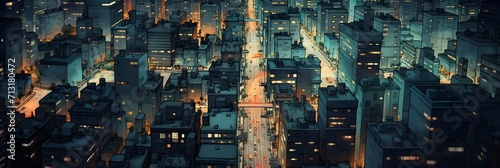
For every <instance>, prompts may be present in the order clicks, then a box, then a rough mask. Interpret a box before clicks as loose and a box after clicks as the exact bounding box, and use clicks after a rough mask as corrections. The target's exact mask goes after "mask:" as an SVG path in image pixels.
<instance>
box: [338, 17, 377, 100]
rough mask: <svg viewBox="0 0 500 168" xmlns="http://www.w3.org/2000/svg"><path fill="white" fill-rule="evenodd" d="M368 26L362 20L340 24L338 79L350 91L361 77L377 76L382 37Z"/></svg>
mask: <svg viewBox="0 0 500 168" xmlns="http://www.w3.org/2000/svg"><path fill="white" fill-rule="evenodd" d="M370 26H371V25H367V24H366V23H364V22H362V21H361V22H359V21H355V22H353V23H349V24H341V25H340V54H339V74H338V78H339V79H338V80H339V81H340V82H344V83H345V84H346V85H347V87H348V88H351V89H352V91H355V90H356V83H358V82H359V80H360V79H361V78H364V77H378V76H379V69H380V68H379V67H380V66H379V64H380V58H381V56H380V51H381V46H382V45H383V44H382V40H383V37H382V33H379V32H376V31H374V30H372V29H370Z"/></svg>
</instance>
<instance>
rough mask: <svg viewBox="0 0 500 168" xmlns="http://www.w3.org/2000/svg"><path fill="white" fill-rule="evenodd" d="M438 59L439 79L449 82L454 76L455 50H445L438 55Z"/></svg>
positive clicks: (455, 67)
mask: <svg viewBox="0 0 500 168" xmlns="http://www.w3.org/2000/svg"><path fill="white" fill-rule="evenodd" d="M438 59H439V75H438V76H439V78H441V79H443V78H444V80H445V81H446V80H450V79H451V77H452V76H453V75H455V74H456V69H457V54H456V52H455V50H450V49H446V50H444V53H439V54H438Z"/></svg>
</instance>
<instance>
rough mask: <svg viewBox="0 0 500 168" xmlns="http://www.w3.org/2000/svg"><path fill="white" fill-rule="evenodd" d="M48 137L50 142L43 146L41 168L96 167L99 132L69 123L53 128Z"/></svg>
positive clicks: (98, 157) (98, 156)
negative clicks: (43, 167)
mask: <svg viewBox="0 0 500 168" xmlns="http://www.w3.org/2000/svg"><path fill="white" fill-rule="evenodd" d="M49 135H50V140H48V141H47V142H45V143H44V144H43V155H42V156H43V164H42V165H43V166H45V167H47V166H49V167H63V166H67V167H70V166H71V167H97V162H98V161H99V160H100V158H101V157H100V156H101V152H100V150H102V148H99V143H100V141H99V130H97V129H93V128H82V127H79V126H78V125H77V124H76V123H74V122H69V123H64V124H62V125H60V126H57V127H55V128H54V130H53V131H52V132H51V134H49ZM82 151H85V152H82Z"/></svg>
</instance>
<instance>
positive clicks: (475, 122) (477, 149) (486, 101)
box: [459, 86, 500, 167]
mask: <svg viewBox="0 0 500 168" xmlns="http://www.w3.org/2000/svg"><path fill="white" fill-rule="evenodd" d="M459 87H463V86H459ZM469 88H477V86H471V87H469ZM469 95H471V94H469ZM472 95H477V96H473V97H475V98H474V99H476V100H480V102H479V104H476V105H478V106H479V107H481V109H483V110H479V109H478V110H477V111H474V112H473V114H475V115H470V117H469V120H468V123H469V125H468V128H467V141H466V143H467V145H466V146H465V151H464V152H465V164H466V167H495V166H498V165H500V162H499V161H498V160H497V159H493V158H496V157H497V156H498V152H495V150H494V149H497V148H498V145H499V144H495V141H498V140H499V137H498V135H497V134H496V132H497V130H498V127H499V125H498V124H499V120H498V119H499V117H498V113H497V112H496V110H495V109H498V108H499V103H500V102H499V101H498V99H493V98H491V97H488V95H487V94H484V92H483V93H481V94H476V93H472Z"/></svg>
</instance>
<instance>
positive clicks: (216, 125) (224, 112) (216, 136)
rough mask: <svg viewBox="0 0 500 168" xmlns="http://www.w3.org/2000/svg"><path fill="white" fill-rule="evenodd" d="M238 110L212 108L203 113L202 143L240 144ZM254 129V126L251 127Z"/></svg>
mask: <svg viewBox="0 0 500 168" xmlns="http://www.w3.org/2000/svg"><path fill="white" fill-rule="evenodd" d="M237 118H238V112H237V110H236V109H230V108H212V110H211V111H209V112H208V113H205V114H203V117H202V122H203V125H202V126H201V128H200V143H202V144H222V143H223V144H238V139H237V133H236V130H237V129H238V126H237ZM250 129H252V128H250Z"/></svg>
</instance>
